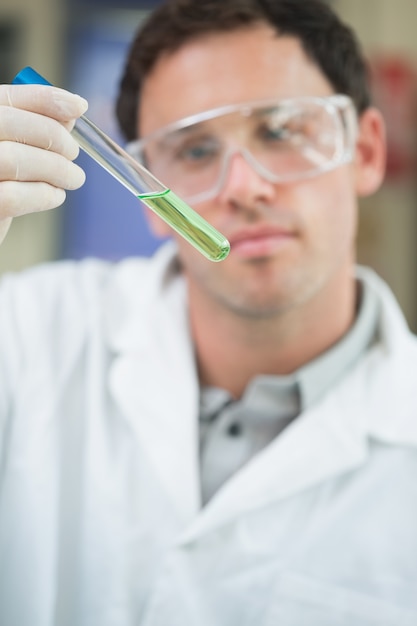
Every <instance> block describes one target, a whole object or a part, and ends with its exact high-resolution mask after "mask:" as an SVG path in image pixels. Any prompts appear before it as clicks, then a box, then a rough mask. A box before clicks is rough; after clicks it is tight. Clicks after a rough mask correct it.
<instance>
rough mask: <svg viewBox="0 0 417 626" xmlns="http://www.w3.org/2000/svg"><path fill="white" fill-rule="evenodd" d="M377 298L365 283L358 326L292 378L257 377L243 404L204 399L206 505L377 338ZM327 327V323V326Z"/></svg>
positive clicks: (211, 393)
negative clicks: (233, 475)
mask: <svg viewBox="0 0 417 626" xmlns="http://www.w3.org/2000/svg"><path fill="white" fill-rule="evenodd" d="M378 318H379V308H378V301H377V299H376V296H375V295H374V294H373V293H372V292H371V291H369V289H366V288H365V286H364V285H363V284H362V289H361V299H360V307H359V311H358V316H357V318H356V321H355V323H354V324H353V326H352V327H351V329H350V330H349V332H348V333H347V334H346V335H345V336H344V337H343V338H342V339H341V340H340V341H338V343H337V344H335V345H334V346H332V348H330V349H329V350H327V351H326V352H325V353H323V354H322V355H320V356H319V357H317V358H316V359H314V360H313V361H311V362H310V363H308V364H307V365H305V366H304V367H302V368H300V369H299V370H298V371H296V372H295V373H294V374H291V375H290V376H269V375H268V376H266V375H260V376H256V377H255V378H254V379H253V380H252V381H251V382H250V383H249V384H248V386H247V387H246V389H245V392H244V394H243V396H242V397H241V398H240V399H239V400H233V398H232V396H231V395H230V393H229V392H228V391H226V390H224V389H219V388H216V387H204V388H202V390H201V397H200V469H201V490H202V501H203V504H205V503H206V502H207V501H208V500H209V499H210V498H211V497H212V496H213V494H214V493H215V492H216V491H217V489H219V487H221V485H222V484H223V483H224V482H225V481H226V480H227V479H228V478H229V477H230V476H232V474H233V473H234V472H236V471H237V470H238V469H239V468H241V467H242V466H243V465H244V464H245V463H246V462H247V461H248V460H249V459H251V458H252V457H253V456H254V455H255V454H257V453H258V452H259V451H260V450H262V449H263V448H264V447H265V446H267V445H268V443H270V442H271V441H272V440H273V439H274V438H275V437H277V435H279V434H280V433H281V432H282V431H283V429H284V428H285V427H286V426H288V424H289V423H290V422H291V421H292V420H293V419H294V418H295V417H297V415H299V413H301V412H302V411H304V410H306V409H308V408H310V407H311V406H313V405H314V404H315V403H316V402H318V401H319V400H320V399H321V398H322V396H323V395H324V394H325V393H326V391H327V390H328V389H329V388H331V387H332V385H334V384H335V383H336V382H337V381H338V379H339V378H341V377H342V376H343V375H344V374H345V373H346V372H347V371H348V370H349V369H350V368H351V367H352V366H353V365H354V364H355V362H356V361H357V360H358V359H359V358H360V356H361V355H362V354H363V353H364V352H365V351H366V350H367V349H368V348H369V347H370V345H372V344H373V343H374V342H375V341H376V340H377V326H378ZM324 323H325V322H324Z"/></svg>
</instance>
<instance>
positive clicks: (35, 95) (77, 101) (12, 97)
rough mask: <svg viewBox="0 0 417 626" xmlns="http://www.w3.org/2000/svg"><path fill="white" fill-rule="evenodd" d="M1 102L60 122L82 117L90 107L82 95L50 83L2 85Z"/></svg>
mask: <svg viewBox="0 0 417 626" xmlns="http://www.w3.org/2000/svg"><path fill="white" fill-rule="evenodd" d="M0 104H1V105H4V106H9V107H13V108H17V109H23V110H25V111H33V112H34V113H40V114H41V115H46V116H47V117H52V118H54V119H55V120H57V121H59V122H68V121H70V120H72V119H74V118H77V117H80V115H82V114H83V113H85V111H86V110H87V108H88V103H87V101H86V100H85V99H84V98H81V96H78V95H76V94H73V93H70V92H69V91H66V90H65V89H60V88H59V87H52V86H49V85H0Z"/></svg>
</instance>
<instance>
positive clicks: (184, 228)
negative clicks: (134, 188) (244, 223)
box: [138, 189, 230, 261]
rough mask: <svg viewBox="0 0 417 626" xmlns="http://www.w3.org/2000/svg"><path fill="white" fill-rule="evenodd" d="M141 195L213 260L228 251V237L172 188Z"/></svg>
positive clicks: (219, 258) (218, 258) (143, 200)
mask: <svg viewBox="0 0 417 626" xmlns="http://www.w3.org/2000/svg"><path fill="white" fill-rule="evenodd" d="M138 198H139V200H141V201H142V202H144V203H145V204H146V205H147V206H148V207H149V208H150V209H152V211H155V213H157V214H158V215H159V216H160V217H161V218H162V219H163V220H164V221H165V222H167V223H168V224H169V225H170V226H171V228H173V229H174V230H175V231H176V232H177V233H179V234H180V235H182V236H183V237H184V239H186V240H187V241H188V242H189V243H190V244H191V245H192V246H194V247H195V248H197V250H198V251H199V252H201V254H203V255H204V256H205V257H206V258H207V259H210V261H222V260H223V259H225V258H226V257H227V255H228V254H229V252H230V244H229V242H228V241H227V239H226V237H224V235H222V234H221V233H219V231H218V230H216V229H215V228H213V226H211V224H209V223H208V222H206V220H205V219H203V218H202V217H201V215H199V214H198V213H196V212H195V211H194V210H193V209H192V208H191V207H189V206H188V204H186V203H185V202H184V201H183V200H181V198H179V197H178V196H176V195H175V194H174V192H172V191H171V190H170V189H167V190H165V191H162V192H160V193H158V192H157V193H152V194H140V195H138Z"/></svg>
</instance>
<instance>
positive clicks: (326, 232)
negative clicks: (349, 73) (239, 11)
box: [139, 26, 356, 317]
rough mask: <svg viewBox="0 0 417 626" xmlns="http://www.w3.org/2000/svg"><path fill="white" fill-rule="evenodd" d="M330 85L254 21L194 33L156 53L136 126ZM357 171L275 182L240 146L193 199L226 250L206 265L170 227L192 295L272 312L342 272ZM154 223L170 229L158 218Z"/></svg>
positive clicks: (292, 45)
mask: <svg viewBox="0 0 417 626" xmlns="http://www.w3.org/2000/svg"><path fill="white" fill-rule="evenodd" d="M333 92H334V90H333V89H332V87H331V85H330V84H329V82H328V81H327V79H326V78H325V77H324V76H323V74H322V73H321V71H320V70H319V69H318V68H317V67H316V66H315V65H314V63H313V62H312V61H310V60H309V59H308V57H307V56H306V55H305V53H304V51H303V50H302V47H301V45H300V43H299V42H298V40H297V39H295V38H292V37H277V36H276V35H275V34H274V33H273V31H272V30H271V29H269V28H268V27H267V26H256V27H253V28H250V29H246V30H240V31H236V32H232V33H220V34H215V35H210V36H206V37H204V38H198V39H196V40H195V41H193V42H191V43H188V44H187V45H185V46H183V47H182V48H181V49H180V50H179V51H177V52H175V53H173V54H169V55H166V56H164V57H162V58H161V59H160V60H159V61H158V63H157V64H156V66H155V68H154V69H153V71H152V72H151V73H150V75H149V76H148V78H147V79H146V81H145V83H144V87H143V91H142V95H141V108H140V113H139V127H140V129H141V135H142V136H146V135H148V134H150V133H152V132H154V131H156V130H158V129H159V128H161V127H163V126H165V125H167V124H169V123H171V122H174V121H176V120H179V119H181V118H184V117H186V116H189V115H192V114H195V113H198V112H201V111H204V110H207V109H212V108H216V107H220V106H223V105H226V104H239V103H242V102H247V101H251V100H257V99H259V100H261V99H270V98H288V97H290V98H291V97H297V96H329V95H331V94H332V93H333ZM149 167H150V169H151V171H152V162H150V163H149ZM353 179H354V175H353V169H352V166H351V165H343V166H341V167H339V168H337V169H335V170H333V171H331V172H328V173H325V174H321V175H319V176H316V177H314V178H311V179H308V180H302V181H297V182H295V183H285V184H277V183H271V182H269V181H268V180H266V179H264V178H263V177H262V176H260V175H259V174H258V173H257V172H255V171H254V170H253V168H252V167H251V165H249V164H248V163H247V161H245V159H244V158H243V157H242V155H239V154H236V155H235V156H234V157H232V160H231V163H230V169H229V170H228V175H227V177H226V180H225V182H224V185H223V187H222V188H221V190H220V191H219V192H218V193H217V195H216V196H215V197H213V198H212V199H210V200H206V201H204V202H199V203H197V204H195V205H194V206H193V208H195V210H197V211H198V212H199V213H200V214H201V215H202V216H203V217H204V218H205V219H206V220H207V221H208V222H210V223H211V224H212V225H213V226H214V227H216V228H217V229H218V230H219V231H220V232H222V233H223V234H224V235H225V236H226V237H227V238H228V239H229V240H230V241H231V244H232V247H231V252H230V255H229V257H228V258H227V259H226V260H225V261H222V262H220V263H212V262H211V261H208V260H206V259H205V258H203V257H202V256H201V255H200V254H199V253H198V252H197V251H196V250H194V249H193V248H192V247H191V246H190V245H189V244H188V243H186V242H185V241H184V240H183V239H182V238H181V237H179V236H177V235H175V234H174V237H176V238H177V240H178V246H179V253H180V256H181V260H182V264H183V268H184V272H185V274H186V276H187V278H188V280H189V284H190V294H191V297H192V298H200V301H201V302H202V303H204V302H206V303H209V302H211V303H217V305H220V306H223V307H224V306H225V307H227V308H229V309H230V310H233V311H235V312H238V313H239V314H241V315H244V316H250V317H268V316H271V315H275V314H277V313H280V312H282V311H286V310H289V309H291V308H293V307H297V306H302V305H303V304H304V303H305V302H307V301H308V300H310V299H311V298H314V297H316V296H317V295H319V294H320V292H324V291H327V292H328V291H329V290H328V289H327V290H326V287H327V286H328V285H330V284H336V282H337V280H338V278H339V277H340V278H341V277H343V279H344V280H345V279H346V276H347V274H348V273H349V269H350V266H351V264H352V262H353V247H354V237H355V231H356V198H355V189H354V180H353ZM162 182H164V181H162ZM174 191H175V190H174ZM151 219H152V220H154V219H158V218H154V217H153V216H152V217H151ZM157 228H158V231H159V233H160V234H167V233H165V232H164V230H165V228H167V227H166V226H165V225H164V224H159V226H157Z"/></svg>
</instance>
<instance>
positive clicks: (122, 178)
mask: <svg viewBox="0 0 417 626" xmlns="http://www.w3.org/2000/svg"><path fill="white" fill-rule="evenodd" d="M12 83H13V84H41V85H50V84H51V83H49V82H48V81H47V80H46V79H45V78H43V76H41V75H40V74H38V72H36V71H35V70H34V69H33V68H31V67H25V68H24V69H22V70H21V71H20V72H19V73H18V74H17V75H16V76H15V78H14V79H13V81H12ZM72 135H73V136H74V138H75V139H76V141H77V142H78V143H79V145H80V147H81V148H82V149H83V150H84V151H85V152H86V153H87V154H88V155H89V156H90V157H92V158H93V159H94V160H95V161H96V162H97V163H99V164H100V165H101V166H102V167H103V168H104V169H105V170H106V171H107V172H109V173H110V174H111V175H112V176H114V178H116V179H117V180H118V181H119V182H120V183H121V184H122V185H124V186H125V187H126V188H127V189H128V190H129V191H130V192H131V193H133V194H134V195H135V196H136V198H138V199H139V200H141V201H142V202H144V204H146V205H147V206H148V207H149V208H150V209H152V210H153V211H154V212H155V213H157V214H158V215H159V216H160V217H161V218H162V219H163V220H164V221H165V222H167V223H168V224H169V225H170V226H171V228H173V230H175V231H176V232H177V233H179V234H180V235H182V237H184V239H186V240H187V241H188V242H189V243H190V244H191V245H193V246H194V247H195V248H196V249H197V250H198V251H199V252H201V254H203V255H204V256H205V257H206V258H207V259H210V261H222V260H223V259H225V258H226V257H227V255H228V254H229V252H230V244H229V242H228V240H227V239H226V237H224V235H222V234H221V233H219V231H218V230H216V229H215V228H214V227H213V226H211V224H209V223H208V222H207V221H206V220H205V219H204V218H202V217H201V215H199V214H198V213H196V211H194V210H193V209H192V208H191V207H190V206H188V204H186V203H185V202H184V201H183V200H182V199H181V198H179V197H178V196H177V195H175V194H174V192H173V191H171V189H169V188H168V187H166V186H165V185H164V184H163V183H162V182H161V181H159V180H158V179H157V178H155V176H153V174H151V172H149V170H147V169H146V168H145V167H144V166H143V165H141V164H140V163H138V162H137V161H136V160H135V159H133V157H131V156H130V155H129V154H128V153H127V152H126V151H125V150H123V148H121V147H120V146H119V145H118V144H117V143H116V142H115V141H113V139H111V138H110V137H109V136H108V135H106V134H105V133H104V132H103V131H102V130H100V128H98V127H97V126H96V125H95V124H93V122H91V121H90V120H89V119H88V118H87V117H85V115H82V116H81V117H80V118H78V120H77V121H76V123H75V126H74V128H73V130H72Z"/></svg>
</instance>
